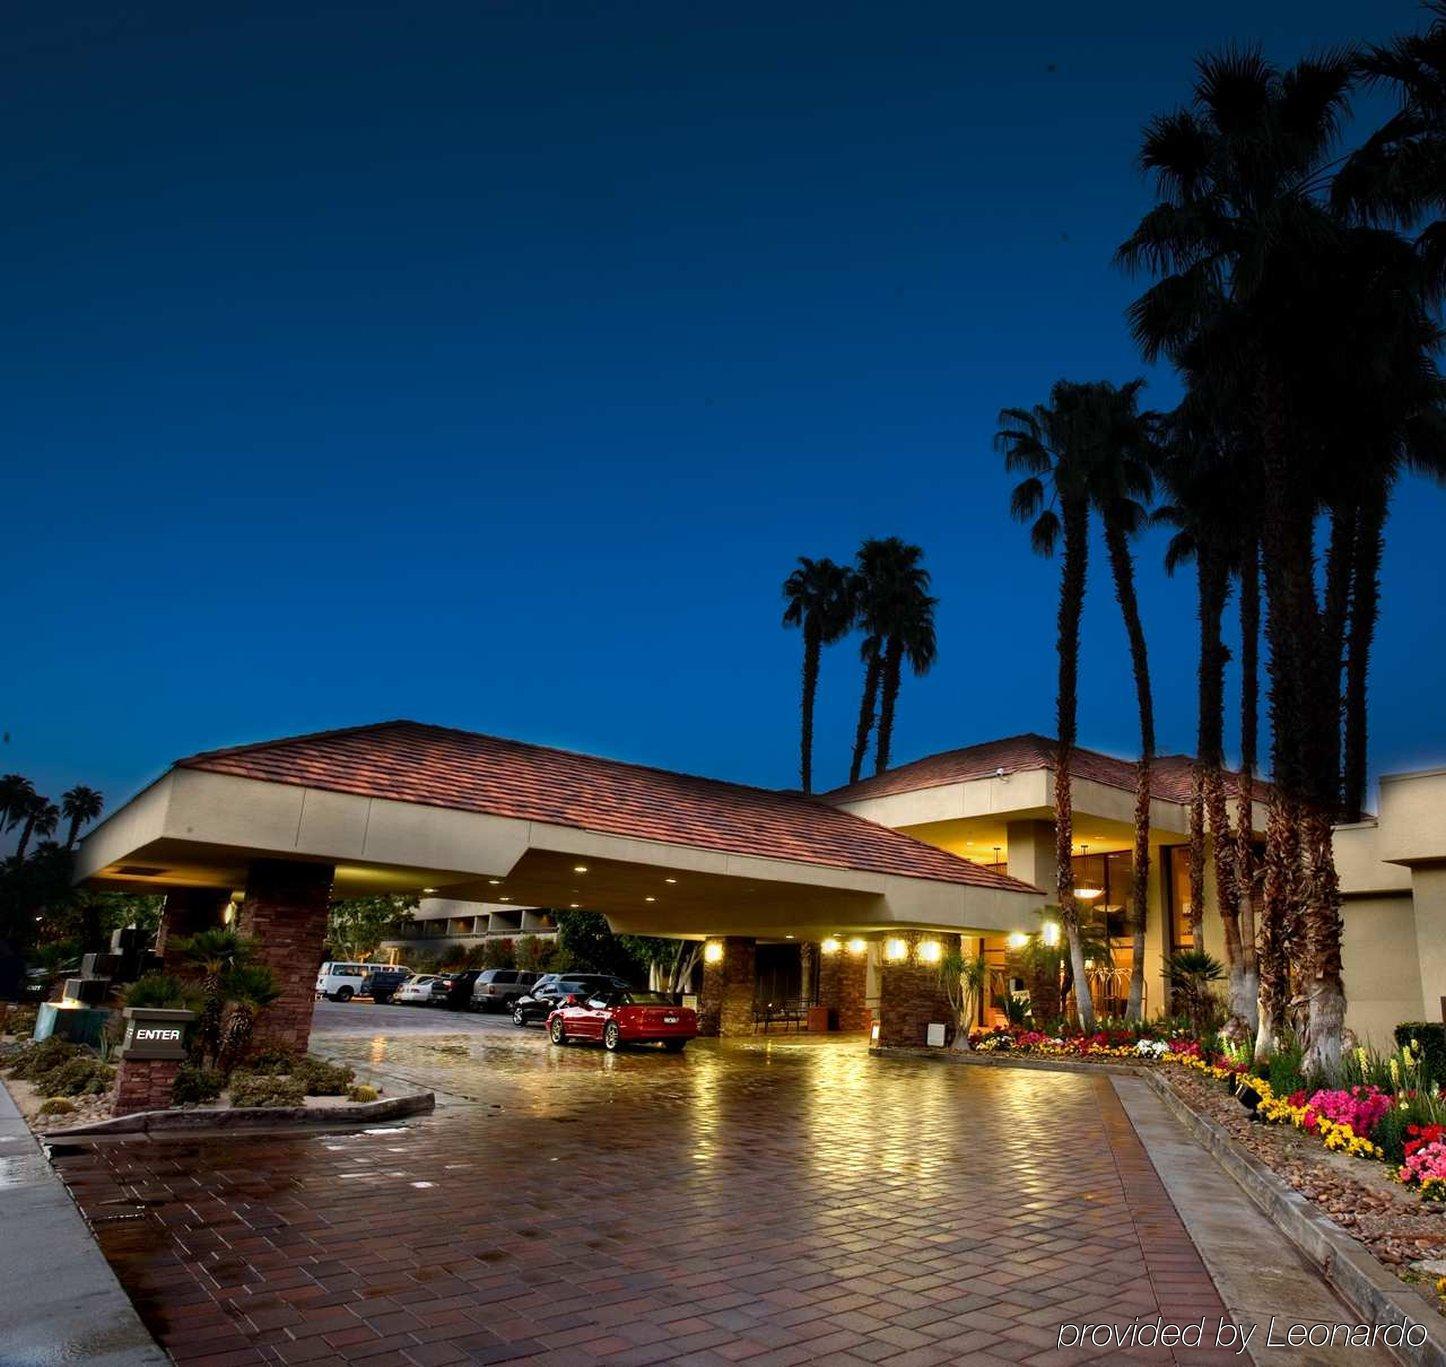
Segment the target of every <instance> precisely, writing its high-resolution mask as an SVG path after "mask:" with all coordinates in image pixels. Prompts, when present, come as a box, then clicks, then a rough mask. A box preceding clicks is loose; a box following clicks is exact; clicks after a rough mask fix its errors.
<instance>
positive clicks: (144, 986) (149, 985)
mask: <svg viewBox="0 0 1446 1367" xmlns="http://www.w3.org/2000/svg"><path fill="white" fill-rule="evenodd" d="M195 1002H196V994H195V993H194V992H192V991H190V990H188V989H187V987H186V985H185V984H184V983H183V982H182V981H181V980H180V979H179V978H176V977H172V976H171V974H169V973H147V974H146V975H145V976H144V977H143V978H137V979H136V981H135V982H133V983H132V984H131V985H130V986H129V987H128V988H127V989H126V992H125V1004H126V1005H127V1006H137V1007H141V1006H143V1007H148V1008H150V1009H151V1010H153V1011H185V1010H189V1009H190V1008H191V1007H192V1005H193V1004H194V1003H195Z"/></svg>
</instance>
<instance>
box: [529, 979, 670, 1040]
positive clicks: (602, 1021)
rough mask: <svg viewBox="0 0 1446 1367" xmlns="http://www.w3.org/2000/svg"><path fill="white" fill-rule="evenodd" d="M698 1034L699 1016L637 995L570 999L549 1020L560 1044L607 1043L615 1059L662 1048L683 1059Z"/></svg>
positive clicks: (658, 996) (664, 999)
mask: <svg viewBox="0 0 1446 1367" xmlns="http://www.w3.org/2000/svg"><path fill="white" fill-rule="evenodd" d="M697 1033H698V1015H697V1013H696V1012H695V1011H693V1010H692V1009H691V1008H690V1007H687V1006H679V1005H678V1004H677V1003H676V1002H674V1001H673V999H672V998H671V997H668V996H665V995H664V994H663V993H661V992H637V991H633V990H631V989H628V990H625V991H622V992H609V993H607V994H605V995H602V996H596V997H589V998H587V1000H586V1001H584V1000H583V999H582V998H580V997H568V998H567V999H566V1000H565V1001H564V1002H563V1003H562V1004H561V1005H560V1006H559V1007H558V1008H557V1010H556V1011H554V1012H553V1013H552V1014H551V1015H550V1016H549V1017H548V1018H547V1034H548V1037H549V1038H550V1039H551V1040H552V1042H553V1043H554V1044H570V1043H571V1042H572V1041H573V1040H580V1039H581V1040H601V1041H602V1046H603V1048H604V1049H606V1050H607V1051H608V1052H609V1053H613V1052H615V1051H617V1050H618V1049H621V1048H622V1047H623V1045H625V1044H661V1045H662V1046H663V1048H664V1049H666V1050H667V1051H668V1052H669V1053H670V1054H676V1053H678V1052H679V1051H680V1050H681V1049H682V1048H683V1047H684V1046H685V1045H686V1044H687V1043H688V1041H689V1040H690V1039H692V1038H693V1037H694V1036H695V1035H696V1034H697Z"/></svg>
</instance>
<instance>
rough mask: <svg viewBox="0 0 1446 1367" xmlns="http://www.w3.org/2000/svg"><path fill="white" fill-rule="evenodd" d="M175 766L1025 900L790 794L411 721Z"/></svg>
mask: <svg viewBox="0 0 1446 1367" xmlns="http://www.w3.org/2000/svg"><path fill="white" fill-rule="evenodd" d="M177 767H178V768H185V769H205V770H207V771H209V772H211V773H218V774H234V775H236V776H238V777H241V778H252V779H260V780H262V781H264V782H267V783H288V784H298V785H301V786H304V787H308V788H324V789H327V790H329V791H331V792H338V793H355V794H357V795H358V796H361V797H376V798H387V799H390V800H392V801H395V802H416V803H420V804H422V805H425V806H431V807H451V808H455V809H457V810H459V811H466V812H483V813H486V814H487V815H489V816H502V817H511V818H514V819H516V820H520V821H541V822H547V823H550V824H553V825H558V826H572V827H575V828H577V829H580V830H585V831H596V832H598V833H600V834H603V835H616V836H623V837H626V838H629V839H634V840H658V841H666V842H669V843H674V844H682V845H694V846H698V847H701V848H703V849H708V850H720V851H723V852H725V853H729V854H740V855H753V856H755V857H759V858H764V859H783V860H790V861H793V862H795V863H803V864H821V865H825V866H827V867H830V868H840V869H855V870H859V871H861V872H865V873H881V874H895V875H899V876H902V877H905V878H930V879H934V880H936V881H939V882H944V883H958V884H963V885H965V886H968V887H978V888H999V889H1005V890H1008V891H1013V892H1037V891H1038V889H1036V888H1033V887H1031V886H1030V885H1029V884H1028V883H1022V882H1020V881H1019V880H1018V879H1016V878H1009V877H1007V876H1005V875H1003V874H999V873H995V872H994V871H993V870H991V869H986V868H982V867H981V866H979V865H978V864H971V863H970V862H969V861H968V860H967V859H960V858H958V857H956V856H955V855H952V854H948V853H946V852H945V851H943V850H939V849H935V848H934V847H933V846H932V845H926V844H924V843H923V842H922V841H919V840H915V839H913V838H912V837H910V836H907V835H903V834H901V833H900V832H898V831H891V830H889V829H888V828H887V827H885V826H879V825H876V824H875V823H874V822H872V821H865V820H863V819H862V818H860V817H856V816H852V815H850V814H849V813H847V812H844V811H840V810H839V809H838V808H837V807H834V806H830V805H829V804H828V803H826V802H823V801H821V800H819V799H817V798H812V797H805V796H804V795H802V794H801V793H786V792H777V791H774V790H773V789H769V788H749V787H745V786H744V785H742V784H738V783H722V782H719V781H718V780H716V779H710V778H696V777H693V776H692V775H689V774H677V773H673V772H671V771H670V770H667V769H651V768H647V767H644V766H643V765H638V764H626V763H623V762H620V761H618V760H611V759H598V758H596V757H594V756H592V755H581V754H576V753H574V752H572V751H569V750H554V749H551V748H549V747H547V746H542V745H528V744H526V743H524V742H522V741H515V740H502V739H500V738H498V737H496V736H484V735H478V734H477V733H475V732H472V731H456V730H452V729H450V728H448V727H443V726H427V725H424V724H422V723H420V722H413V721H390V722H379V723H377V724H375V725H372V726H358V727H353V728H350V729H347V730H342V731H325V732H320V733H318V734H315V735H309V736H293V737H290V738H288V739H284V740H276V741H265V742H262V743H261V744H259V745H241V746H236V747H233V748H231V749H227V750H210V751H206V752H205V753H203V754H199V755H192V756H191V757H190V758H189V759H183V760H179V761H177Z"/></svg>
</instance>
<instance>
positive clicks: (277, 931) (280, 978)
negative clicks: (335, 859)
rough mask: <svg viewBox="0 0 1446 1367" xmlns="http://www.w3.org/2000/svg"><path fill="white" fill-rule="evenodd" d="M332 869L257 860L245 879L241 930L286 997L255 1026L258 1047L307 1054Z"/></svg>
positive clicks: (281, 998) (319, 865) (275, 860)
mask: <svg viewBox="0 0 1446 1367" xmlns="http://www.w3.org/2000/svg"><path fill="white" fill-rule="evenodd" d="M334 872H335V871H334V870H333V868H332V866H331V865H330V864H303V863H300V862H299V861H294V860H286V859H258V860H256V862H255V863H253V864H252V865H251V869H250V872H249V874H248V875H247V878H246V900H245V901H244V902H242V904H241V915H240V917H239V918H238V921H237V927H236V928H237V931H238V932H239V933H240V934H241V935H245V936H247V937H248V938H250V939H252V940H254V941H255V951H254V952H255V961H256V962H257V963H260V964H264V965H266V967H267V968H269V969H271V971H272V972H273V973H275V974H276V981H277V984H278V985H279V986H280V988H281V996H280V997H278V998H277V999H276V1001H274V1002H273V1003H272V1004H271V1005H270V1006H268V1007H267V1008H266V1010H265V1011H263V1012H262V1013H261V1015H260V1016H259V1017H258V1018H257V1021H256V1044H257V1045H258V1046H259V1045H262V1044H266V1045H271V1046H273V1047H278V1048H288V1049H295V1050H296V1051H297V1052H298V1053H304V1052H305V1050H306V1045H307V1041H308V1040H309V1039H310V1038H311V1013H312V1008H313V1007H314V1006H315V1004H316V970H317V969H318V968H319V967H320V966H321V956H322V947H323V945H324V944H325V942H326V910H327V904H328V903H329V902H330V900H331V881H332V876H333V874H334Z"/></svg>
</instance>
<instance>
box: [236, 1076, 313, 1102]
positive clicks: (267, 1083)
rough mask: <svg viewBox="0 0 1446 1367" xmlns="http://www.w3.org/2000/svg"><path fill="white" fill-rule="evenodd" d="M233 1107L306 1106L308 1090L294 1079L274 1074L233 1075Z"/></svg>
mask: <svg viewBox="0 0 1446 1367" xmlns="http://www.w3.org/2000/svg"><path fill="white" fill-rule="evenodd" d="M230 1090H231V1104H232V1105H233V1106H247V1107H250V1106H304V1105H305V1104H306V1088H305V1087H303V1086H302V1085H301V1082H300V1081H299V1080H298V1079H297V1078H294V1077H281V1076H278V1075H276V1074H272V1073H242V1072H235V1073H232V1074H231V1082H230Z"/></svg>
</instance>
